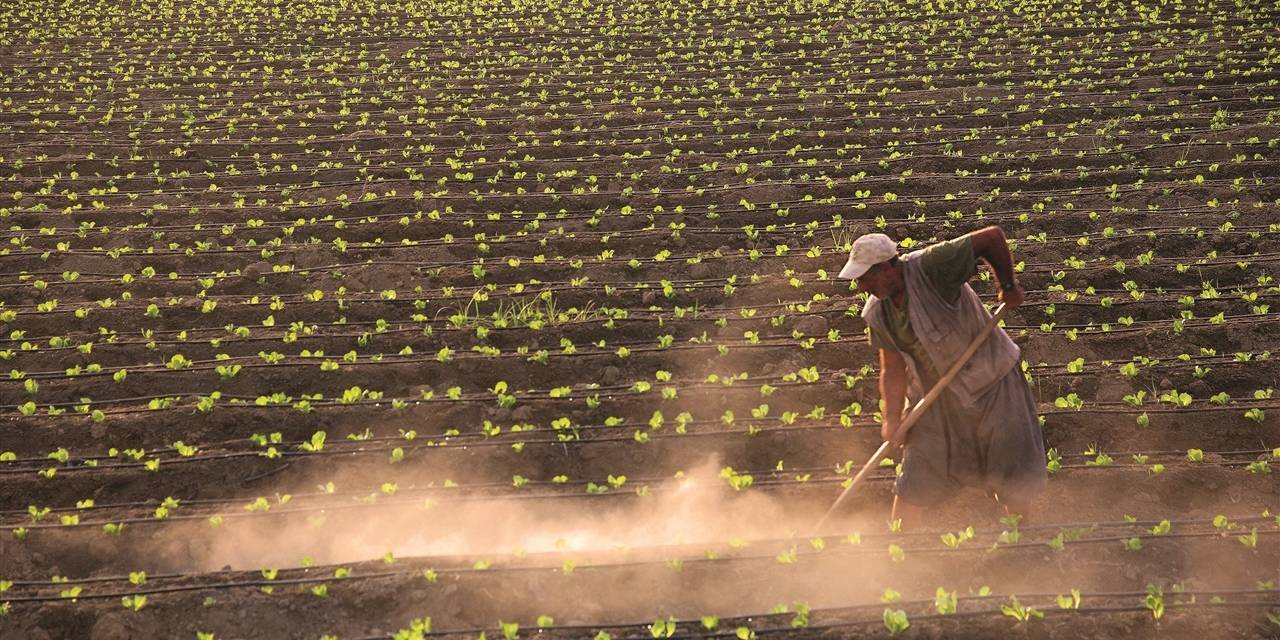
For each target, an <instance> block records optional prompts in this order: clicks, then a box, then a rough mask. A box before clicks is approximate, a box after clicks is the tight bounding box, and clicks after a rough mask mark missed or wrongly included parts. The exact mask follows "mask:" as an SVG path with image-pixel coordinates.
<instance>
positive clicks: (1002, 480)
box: [894, 365, 1048, 506]
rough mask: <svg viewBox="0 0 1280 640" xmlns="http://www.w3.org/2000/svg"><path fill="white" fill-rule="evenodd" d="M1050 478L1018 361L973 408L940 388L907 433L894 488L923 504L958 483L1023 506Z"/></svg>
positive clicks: (944, 495)
mask: <svg viewBox="0 0 1280 640" xmlns="http://www.w3.org/2000/svg"><path fill="white" fill-rule="evenodd" d="M1047 478H1048V474H1047V472H1046V469H1045V449H1044V437H1043V436H1042V434H1041V432H1040V422H1039V420H1038V418H1037V417H1036V403H1035V398H1034V397H1033V396H1032V394H1031V388H1030V387H1029V386H1027V381H1026V379H1025V378H1023V376H1022V367H1021V366H1019V365H1015V366H1014V367H1013V368H1012V369H1010V370H1009V372H1008V373H1007V374H1005V375H1004V377H1002V378H1000V380H999V381H997V382H995V383H993V384H992V385H991V386H990V387H988V388H987V389H986V390H985V391H983V393H982V394H981V395H980V396H979V397H978V398H977V399H976V401H975V402H974V403H973V404H972V405H968V406H966V405H965V404H964V403H963V402H961V401H960V399H959V398H958V397H957V396H956V395H954V394H953V393H951V392H944V393H943V394H942V395H941V396H940V397H939V398H938V399H937V401H935V402H934V403H933V405H932V406H930V407H929V409H928V410H927V411H926V412H925V414H924V416H922V417H921V419H920V421H919V422H917V423H916V425H915V426H914V427H913V428H912V429H911V431H910V433H908V434H907V444H906V452H905V454H904V457H903V460H902V475H900V476H898V479H897V482H896V483H895V484H894V492H895V493H897V495H898V497H899V498H900V499H901V500H903V501H904V502H907V503H910V504H913V505H921V506H928V505H931V504H935V503H937V502H940V501H941V500H943V499H945V498H947V497H949V496H951V495H953V494H954V493H955V490H956V489H958V488H960V487H962V486H964V487H977V488H981V489H985V490H987V491H994V492H996V493H998V494H999V495H1000V497H1001V499H1003V500H1013V501H1016V502H1022V503H1025V502H1026V501H1028V500H1030V499H1031V498H1033V497H1035V496H1036V495H1037V494H1039V493H1040V492H1041V491H1042V490H1043V489H1044V486H1045V483H1046V481H1047Z"/></svg>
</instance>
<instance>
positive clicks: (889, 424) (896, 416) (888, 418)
mask: <svg viewBox="0 0 1280 640" xmlns="http://www.w3.org/2000/svg"><path fill="white" fill-rule="evenodd" d="M880 404H881V408H880V411H881V415H882V416H883V418H884V419H883V421H882V422H881V423H880V437H881V438H883V439H884V440H886V441H889V442H892V443H893V444H894V446H902V442H901V440H898V427H899V426H900V425H901V424H902V410H903V408H904V407H906V405H907V361H906V360H904V359H903V357H902V354H900V353H898V352H897V351H886V350H884V349H881V350H880Z"/></svg>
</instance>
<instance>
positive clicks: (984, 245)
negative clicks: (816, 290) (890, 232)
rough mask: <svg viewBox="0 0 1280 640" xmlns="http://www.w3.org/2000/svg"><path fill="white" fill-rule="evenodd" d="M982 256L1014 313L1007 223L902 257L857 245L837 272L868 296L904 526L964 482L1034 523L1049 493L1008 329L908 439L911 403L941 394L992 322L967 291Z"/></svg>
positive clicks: (867, 241) (870, 241) (872, 243)
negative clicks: (1034, 504)
mask: <svg viewBox="0 0 1280 640" xmlns="http://www.w3.org/2000/svg"><path fill="white" fill-rule="evenodd" d="M978 258H981V259H983V260H986V261H987V264H989V265H991V268H992V270H993V271H994V272H995V276H996V279H997V280H998V281H999V286H1000V294H999V299H1000V301H1001V302H1004V303H1005V305H1006V306H1007V307H1008V308H1009V309H1015V308H1017V307H1018V305H1020V304H1022V295H1023V292H1022V287H1021V285H1019V284H1018V281H1017V279H1016V278H1014V275H1013V256H1012V255H1011V254H1010V252H1009V245H1008V243H1007V242H1006V240H1005V236H1004V231H1003V230H1001V229H1000V227H994V226H993V227H987V228H985V229H981V230H978V231H974V232H972V233H969V234H966V235H964V236H961V237H959V238H956V239H954V240H948V241H946V242H940V243H938V244H935V245H933V246H930V247H927V248H925V249H921V250H918V251H912V252H911V253H907V254H905V255H901V256H899V255H898V245H897V243H896V242H894V241H893V240H892V239H891V238H889V236H886V235H884V234H882V233H871V234H867V235H864V236H862V237H860V238H858V239H857V240H856V241H854V243H853V249H852V250H851V251H850V252H849V260H848V262H847V263H845V266H844V269H842V270H841V271H840V277H841V278H847V279H851V280H855V281H856V282H857V284H858V290H860V291H865V292H866V293H868V294H869V297H868V298H867V303H866V306H865V307H863V310H862V318H863V319H864V320H866V322H867V326H868V327H870V329H871V347H872V348H873V349H877V350H879V352H880V398H881V402H882V403H883V407H882V414H883V416H884V419H883V422H882V424H881V427H880V435H881V437H882V438H884V439H885V440H886V441H888V442H889V443H890V444H891V445H892V446H895V447H901V446H905V447H906V450H905V452H904V454H903V459H902V474H901V475H900V476H899V477H898V479H897V482H896V483H895V484H894V494H895V496H894V500H893V514H892V516H891V517H892V518H893V519H895V520H896V519H899V518H900V519H901V520H902V524H903V525H904V526H905V525H908V524H911V525H914V524H916V523H919V522H920V520H921V516H922V513H923V510H924V509H925V508H927V507H929V506H931V505H935V504H938V503H939V502H941V501H942V500H944V499H946V498H947V497H949V496H951V495H953V494H954V493H955V490H956V489H958V488H959V487H961V486H972V487H978V488H981V489H983V490H985V491H986V492H987V493H989V494H991V495H992V496H993V497H994V498H995V499H996V501H997V502H998V503H1000V504H1001V505H1002V506H1004V508H1005V510H1006V512H1007V513H1011V514H1019V515H1023V516H1025V515H1026V514H1027V509H1028V507H1029V505H1030V502H1031V500H1032V498H1033V497H1034V496H1035V495H1036V494H1038V493H1039V492H1040V491H1041V490H1042V489H1043V488H1044V485H1045V481H1046V477H1047V475H1046V471H1045V462H1044V456H1045V451H1044V441H1043V439H1042V437H1041V434H1040V424H1039V420H1038V418H1037V417H1036V404H1035V399H1034V398H1033V397H1032V395H1031V389H1030V388H1029V387H1028V386H1027V382H1026V380H1025V379H1024V378H1023V376H1022V370H1021V367H1020V366H1019V363H1020V359H1019V354H1020V351H1019V348H1018V345H1016V344H1014V342H1013V340H1011V339H1009V336H1008V334H1006V333H1005V332H1004V330H1003V329H1001V328H999V327H997V328H996V329H994V330H993V331H992V332H991V333H990V334H989V335H988V336H987V338H986V340H985V341H984V342H983V344H982V346H981V347H979V348H978V350H977V351H976V352H975V353H974V355H973V357H972V358H970V360H969V362H968V363H967V364H966V365H965V366H964V367H963V368H962V369H961V370H960V373H959V374H958V375H957V376H956V377H955V378H954V379H953V380H952V381H951V384H950V385H948V387H947V389H946V391H945V392H944V393H943V394H942V395H941V396H939V397H938V399H937V401H936V402H934V403H933V405H932V406H930V407H929V409H928V410H927V411H926V412H925V414H924V415H923V416H921V418H920V419H919V421H918V422H917V423H916V424H915V426H914V427H913V428H912V429H911V430H910V431H909V432H907V433H905V434H904V433H901V432H900V431H901V430H900V427H901V425H902V422H903V409H904V408H905V407H906V399H907V396H910V397H911V398H912V399H913V400H916V399H919V398H921V397H923V396H924V394H925V393H927V392H928V391H929V389H932V388H933V385H934V384H935V383H937V381H938V379H939V378H940V377H941V376H942V373H943V372H945V371H946V370H947V369H948V368H950V367H951V365H952V364H953V363H954V362H955V360H956V359H957V358H958V357H959V355H960V354H961V353H962V352H963V351H964V350H965V348H966V347H967V346H968V345H969V343H970V342H971V341H972V340H973V339H974V338H975V337H976V336H977V335H978V333H979V332H980V331H981V330H982V328H983V327H984V326H985V324H986V322H987V321H988V320H989V319H990V318H991V315H990V314H989V313H988V312H987V310H986V309H985V308H984V307H983V306H982V303H981V302H980V301H979V299H978V295H977V294H976V293H974V291H973V289H972V288H970V287H969V284H968V280H969V279H970V278H972V277H973V276H974V274H975V273H976V272H977V259H978Z"/></svg>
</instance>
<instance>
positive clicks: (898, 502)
mask: <svg viewBox="0 0 1280 640" xmlns="http://www.w3.org/2000/svg"><path fill="white" fill-rule="evenodd" d="M889 518H890V519H891V520H899V519H900V520H902V523H901V524H902V528H903V529H904V530H905V529H908V528H911V527H918V526H920V525H921V524H923V521H924V507H922V506H920V505H915V504H911V503H910V502H907V501H905V500H902V499H901V498H899V497H898V496H894V497H893V512H892V513H891V514H890V515H889Z"/></svg>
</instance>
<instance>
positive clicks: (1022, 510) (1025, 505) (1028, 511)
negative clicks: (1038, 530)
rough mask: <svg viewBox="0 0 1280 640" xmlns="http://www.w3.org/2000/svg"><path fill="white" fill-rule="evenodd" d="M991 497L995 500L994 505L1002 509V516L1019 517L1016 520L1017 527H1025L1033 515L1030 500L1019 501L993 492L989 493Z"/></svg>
mask: <svg viewBox="0 0 1280 640" xmlns="http://www.w3.org/2000/svg"><path fill="white" fill-rule="evenodd" d="M991 497H992V498H995V500H996V503H997V504H999V505H1000V506H1001V507H1003V508H1004V515H1005V516H1006V517H1007V516H1012V515H1018V516H1021V517H1020V518H1019V519H1018V524H1019V525H1026V524H1028V523H1029V522H1031V519H1032V515H1033V514H1032V508H1031V501H1030V500H1027V499H1025V498H1023V499H1020V498H1017V497H1014V496H1012V495H1006V496H1004V497H1001V496H1000V494H998V493H995V492H992V493H991Z"/></svg>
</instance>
